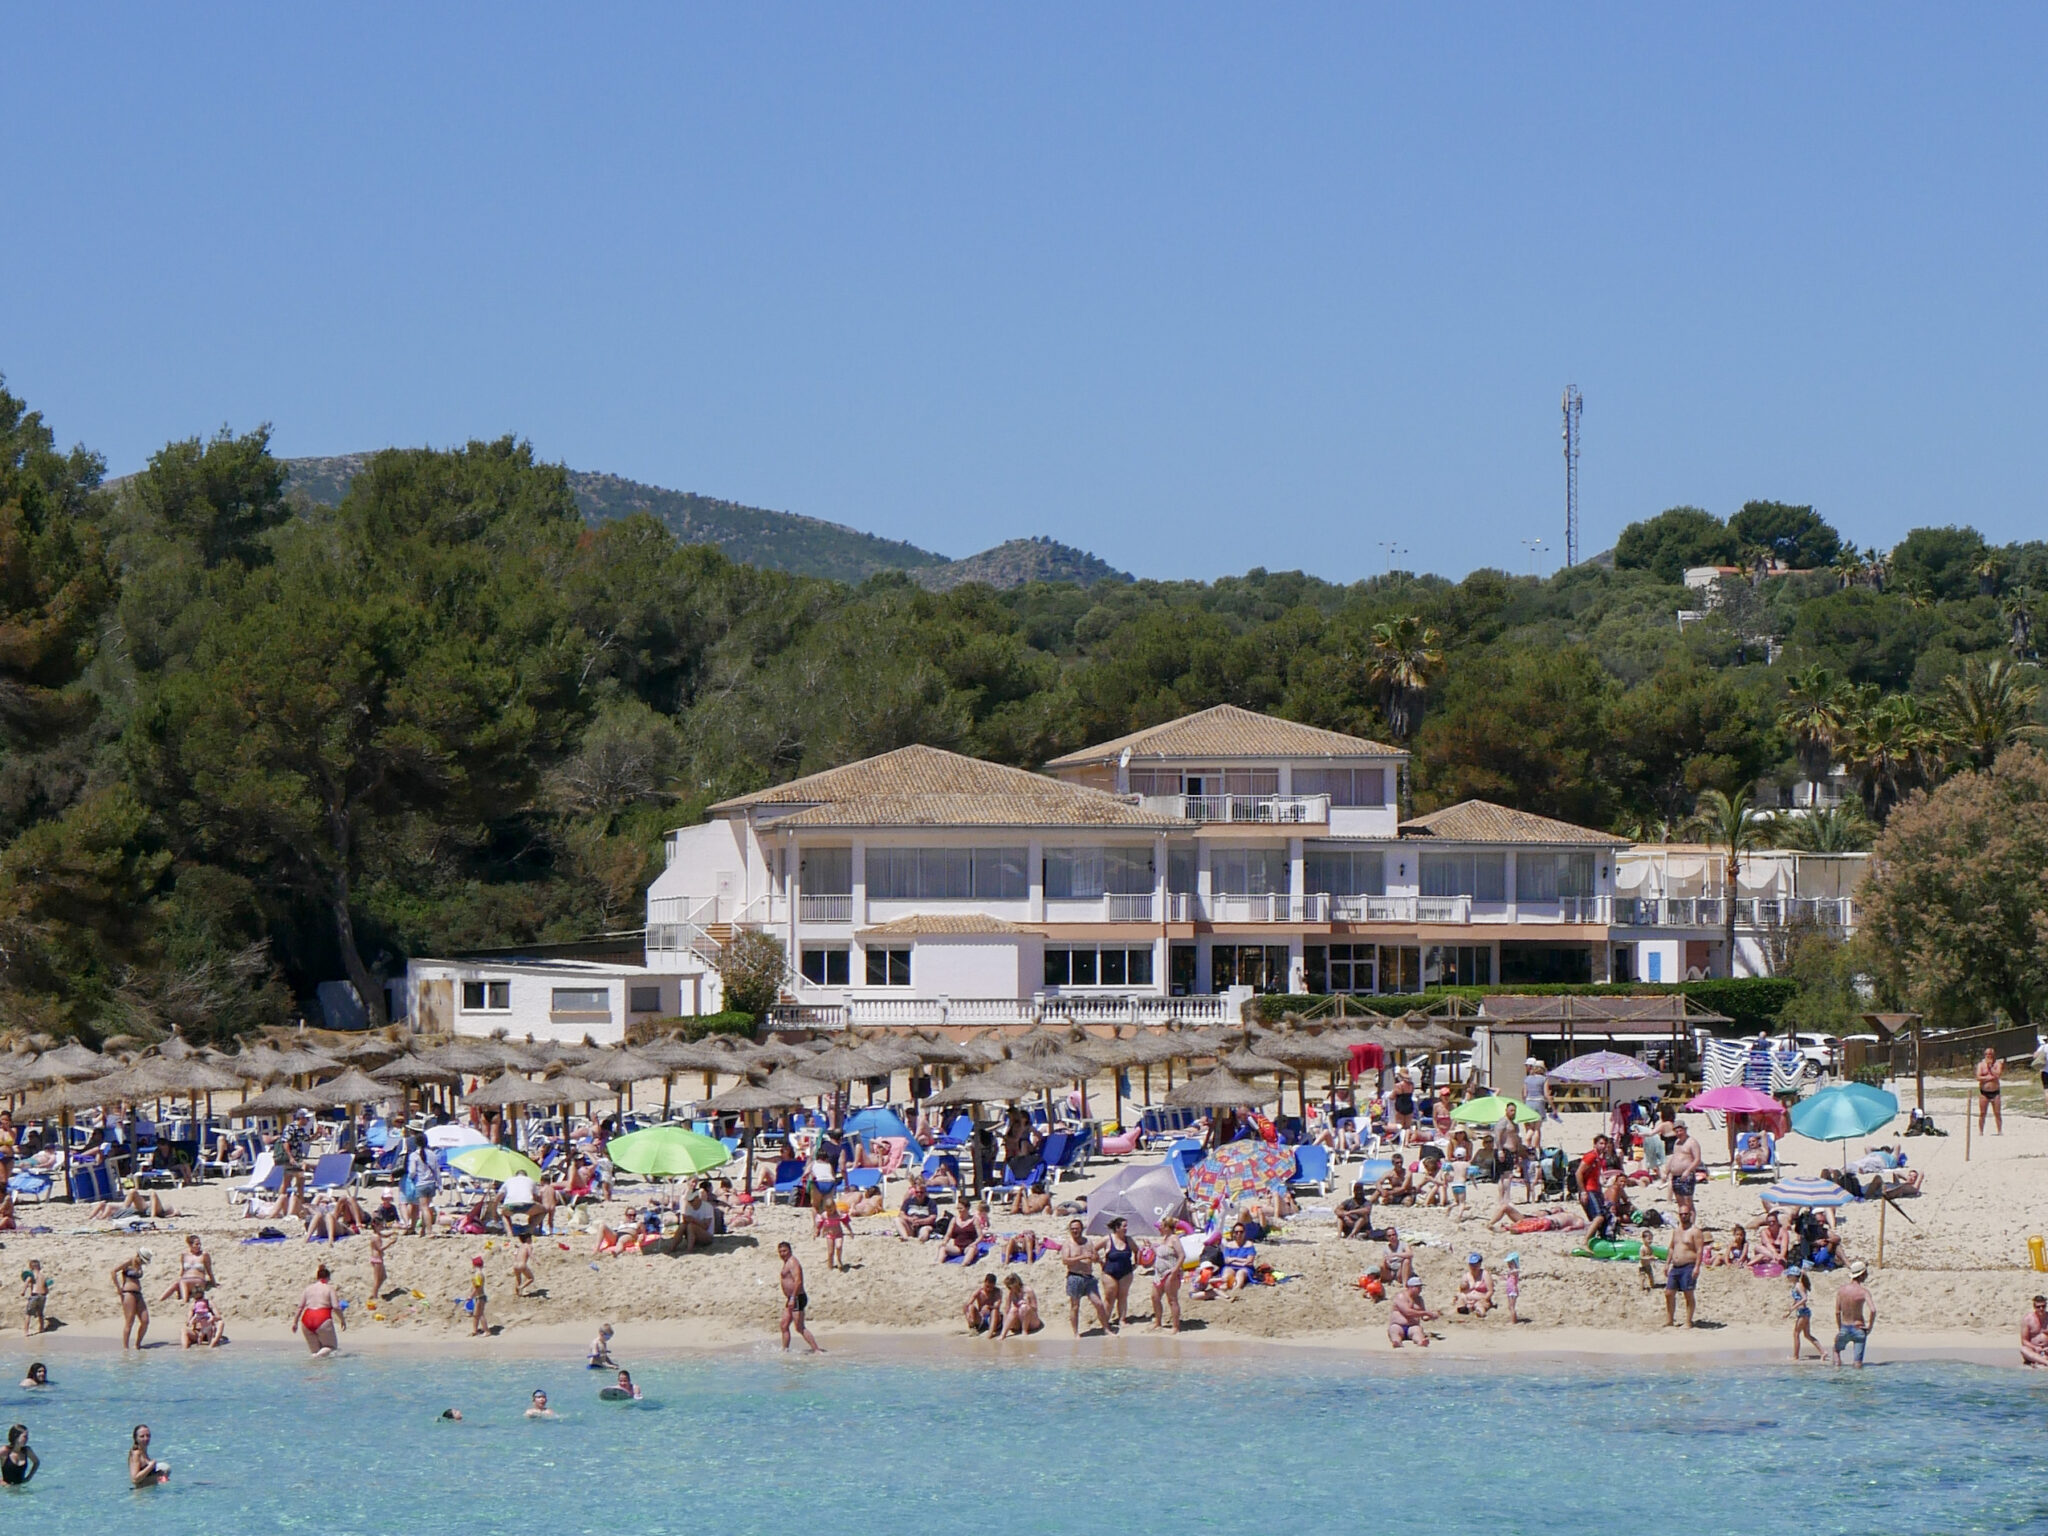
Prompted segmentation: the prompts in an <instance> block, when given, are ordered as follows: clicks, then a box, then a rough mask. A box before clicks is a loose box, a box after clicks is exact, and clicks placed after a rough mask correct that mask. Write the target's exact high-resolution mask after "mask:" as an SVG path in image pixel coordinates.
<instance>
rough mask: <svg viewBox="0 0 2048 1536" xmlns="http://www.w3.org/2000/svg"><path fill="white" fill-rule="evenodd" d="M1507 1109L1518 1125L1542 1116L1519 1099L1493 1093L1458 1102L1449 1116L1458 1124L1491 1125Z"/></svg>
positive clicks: (1530, 1123) (1536, 1119) (1526, 1123)
mask: <svg viewBox="0 0 2048 1536" xmlns="http://www.w3.org/2000/svg"><path fill="white" fill-rule="evenodd" d="M1509 1110H1513V1111H1514V1112H1515V1123H1516V1124H1518V1125H1534V1124H1535V1123H1536V1122H1537V1121H1538V1120H1541V1119H1542V1118H1543V1117H1542V1116H1541V1115H1539V1114H1538V1113H1536V1111H1535V1110H1533V1109H1531V1108H1530V1107H1529V1106H1528V1105H1527V1104H1524V1103H1523V1102H1522V1101H1521V1100H1520V1099H1504V1098H1502V1097H1501V1096H1500V1095H1499V1094H1493V1093H1490V1094H1488V1095H1487V1096H1486V1097H1485V1098H1483V1099H1470V1100H1467V1101H1466V1102H1465V1103H1463V1104H1460V1105H1459V1106H1458V1107H1457V1108H1456V1109H1454V1110H1452V1111H1451V1118H1452V1119H1453V1120H1455V1121H1457V1122H1458V1123H1459V1124H1460V1125H1492V1124H1493V1123H1494V1122H1495V1121H1496V1120H1499V1119H1500V1118H1501V1117H1502V1116H1504V1115H1505V1114H1507V1112H1508V1111H1509Z"/></svg>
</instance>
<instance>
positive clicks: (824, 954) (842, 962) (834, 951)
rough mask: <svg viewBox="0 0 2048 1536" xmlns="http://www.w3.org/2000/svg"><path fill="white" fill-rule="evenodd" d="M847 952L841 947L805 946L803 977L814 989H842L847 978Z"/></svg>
mask: <svg viewBox="0 0 2048 1536" xmlns="http://www.w3.org/2000/svg"><path fill="white" fill-rule="evenodd" d="M848 974H849V972H848V970H847V951H846V950H845V949H844V948H843V947H837V948H835V947H833V946H831V945H819V946H817V947H813V946H811V945H808V944H807V945H805V946H804V951H803V977H804V980H805V981H808V982H809V983H810V984H811V985H812V986H814V987H843V986H845V985H846V981H847V976H848Z"/></svg>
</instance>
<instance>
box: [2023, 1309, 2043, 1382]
mask: <svg viewBox="0 0 2048 1536" xmlns="http://www.w3.org/2000/svg"><path fill="white" fill-rule="evenodd" d="M2020 1364H2021V1365H2027V1366H2034V1365H2048V1296H2036V1297H2035V1298H2034V1302H2033V1305H2032V1306H2031V1307H2030V1308H2028V1310H2027V1315H2026V1316H2025V1317H2023V1318H2021V1319H2020Z"/></svg>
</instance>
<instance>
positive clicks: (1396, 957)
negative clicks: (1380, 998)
mask: <svg viewBox="0 0 2048 1536" xmlns="http://www.w3.org/2000/svg"><path fill="white" fill-rule="evenodd" d="M1379 967H1380V974H1379V984H1380V990H1381V991H1382V992H1420V991H1421V990H1422V949H1421V946H1419V945H1415V944H1382V945H1381V946H1380V959H1379Z"/></svg>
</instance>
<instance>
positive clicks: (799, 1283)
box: [775, 1243, 824, 1355]
mask: <svg viewBox="0 0 2048 1536" xmlns="http://www.w3.org/2000/svg"><path fill="white" fill-rule="evenodd" d="M775 1254H776V1257H777V1258H779V1259H781V1260H782V1347H783V1348H784V1349H787V1348H789V1333H790V1330H791V1329H792V1328H794V1329H795V1330H796V1332H797V1334H798V1336H799V1337H801V1338H802V1339H803V1341H804V1342H805V1343H806V1344H808V1345H810V1346H811V1353H812V1354H814V1355H818V1354H823V1353H824V1351H823V1350H821V1349H820V1348H819V1347H818V1341H817V1340H816V1339H814V1338H812V1337H811V1330H810V1329H809V1327H807V1326H806V1325H805V1323H804V1313H805V1312H806V1311H808V1310H809V1308H810V1305H811V1298H810V1293H809V1292H807V1291H806V1290H805V1289H804V1267H803V1265H802V1264H800V1263H799V1262H798V1261H797V1256H796V1254H795V1252H794V1251H793V1250H792V1249H791V1248H790V1246H789V1244H787V1243H777V1244H776V1245H775Z"/></svg>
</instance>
